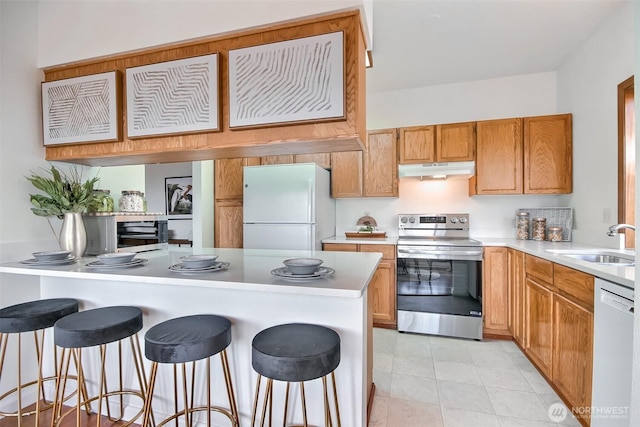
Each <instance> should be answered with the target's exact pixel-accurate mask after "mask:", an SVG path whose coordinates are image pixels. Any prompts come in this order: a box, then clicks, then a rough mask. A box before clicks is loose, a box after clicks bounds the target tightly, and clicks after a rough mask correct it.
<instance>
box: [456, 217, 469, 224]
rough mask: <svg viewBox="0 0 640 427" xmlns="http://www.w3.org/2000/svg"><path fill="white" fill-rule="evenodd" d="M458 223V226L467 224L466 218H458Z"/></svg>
mask: <svg viewBox="0 0 640 427" xmlns="http://www.w3.org/2000/svg"><path fill="white" fill-rule="evenodd" d="M458 221H460V224H465V223H466V222H467V218H465V217H463V216H461V217H460V218H458Z"/></svg>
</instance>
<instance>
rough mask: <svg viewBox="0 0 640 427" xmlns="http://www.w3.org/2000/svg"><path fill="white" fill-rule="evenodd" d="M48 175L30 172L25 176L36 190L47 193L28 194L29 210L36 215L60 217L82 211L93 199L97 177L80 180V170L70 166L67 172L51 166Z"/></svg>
mask: <svg viewBox="0 0 640 427" xmlns="http://www.w3.org/2000/svg"><path fill="white" fill-rule="evenodd" d="M48 174H49V175H50V176H42V175H36V174H35V173H33V172H31V176H30V177H26V178H27V180H28V181H29V182H31V184H33V186H34V187H35V188H37V189H38V190H40V191H42V192H44V193H46V194H47V196H45V195H42V194H30V195H29V197H30V200H31V204H32V205H33V206H34V207H32V208H31V211H32V212H33V213H34V214H36V215H38V216H46V217H50V216H57V217H58V218H62V217H63V216H64V214H65V213H67V212H84V211H85V210H86V208H87V206H88V205H89V204H90V203H91V201H92V200H93V199H94V195H93V190H94V186H95V185H96V183H97V182H98V181H99V180H100V179H99V178H98V177H94V178H91V179H89V180H87V181H85V182H82V172H81V171H79V170H78V169H77V168H75V167H74V168H72V169H71V170H70V172H69V174H68V175H67V174H65V173H64V172H61V171H59V170H58V169H56V167H55V166H53V165H52V166H51V170H50V171H48Z"/></svg>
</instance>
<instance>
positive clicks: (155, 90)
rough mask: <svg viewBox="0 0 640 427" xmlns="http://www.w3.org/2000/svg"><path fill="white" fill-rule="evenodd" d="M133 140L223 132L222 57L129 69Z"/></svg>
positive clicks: (129, 122) (129, 126) (129, 119)
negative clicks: (219, 91)
mask: <svg viewBox="0 0 640 427" xmlns="http://www.w3.org/2000/svg"><path fill="white" fill-rule="evenodd" d="M126 84H127V136H128V137H129V138H134V137H142V136H150V135H164V134H175V133H188V132H201V131H211V130H219V124H218V123H219V111H218V105H219V100H218V55H217V54H212V55H206V56H199V57H194V58H188V59H181V60H177V61H169V62H161V63H158V64H152V65H145V66H141V67H134V68H127V81H126Z"/></svg>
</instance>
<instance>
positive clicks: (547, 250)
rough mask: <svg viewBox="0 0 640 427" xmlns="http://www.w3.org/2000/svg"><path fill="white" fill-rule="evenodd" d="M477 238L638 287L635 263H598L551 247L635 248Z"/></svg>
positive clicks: (631, 286)
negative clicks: (630, 265)
mask: <svg viewBox="0 0 640 427" xmlns="http://www.w3.org/2000/svg"><path fill="white" fill-rule="evenodd" d="M474 239H476V240H479V241H481V242H482V245H483V246H505V247H509V248H513V249H517V250H519V251H522V252H525V253H528V254H530V255H534V256H537V257H539V258H543V259H546V260H549V261H552V262H555V263H557V264H562V265H564V266H567V267H570V268H573V269H576V270H579V271H582V272H585V273H588V274H591V275H593V276H596V277H599V278H601V279H604V280H608V281H610V282H614V283H618V284H620V285H623V286H626V287H628V288H631V289H635V273H636V269H635V267H633V266H632V267H625V266H616V265H611V264H597V263H593V262H589V261H582V260H579V259H576V258H572V257H569V256H566V255H564V254H562V253H554V252H551V251H554V250H561V251H576V252H589V251H597V252H607V253H620V254H627V255H635V251H633V250H631V251H630V250H625V251H620V250H617V249H610V248H603V247H599V246H592V245H585V244H581V243H574V242H546V241H536V240H517V239H509V238H477V237H474Z"/></svg>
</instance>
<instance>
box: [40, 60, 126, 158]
mask: <svg viewBox="0 0 640 427" xmlns="http://www.w3.org/2000/svg"><path fill="white" fill-rule="evenodd" d="M118 89H119V76H118V74H117V72H116V71H112V72H108V73H101V74H92V75H90V76H83V77H74V78H71V79H64V80H56V81H51V82H45V83H42V125H43V136H44V145H55V144H71V143H79V142H106V141H118V140H119V139H120V126H119V122H118V120H119V114H118V112H119V111H120V108H119V107H120V95H119V90H118Z"/></svg>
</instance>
